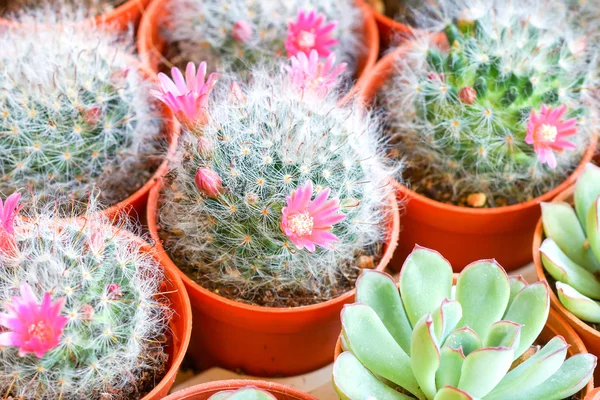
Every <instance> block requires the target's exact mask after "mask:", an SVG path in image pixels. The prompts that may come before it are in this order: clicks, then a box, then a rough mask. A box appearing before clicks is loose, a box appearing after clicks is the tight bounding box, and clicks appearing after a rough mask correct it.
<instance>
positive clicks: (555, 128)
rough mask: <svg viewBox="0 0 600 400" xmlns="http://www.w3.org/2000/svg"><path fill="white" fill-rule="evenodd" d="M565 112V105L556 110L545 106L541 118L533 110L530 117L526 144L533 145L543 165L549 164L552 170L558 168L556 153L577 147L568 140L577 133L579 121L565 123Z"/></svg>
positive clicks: (573, 120)
mask: <svg viewBox="0 0 600 400" xmlns="http://www.w3.org/2000/svg"><path fill="white" fill-rule="evenodd" d="M565 111H567V106H565V105H564V104H563V105H562V106H560V107H558V108H555V109H552V108H551V107H548V106H546V105H545V104H544V105H542V111H541V113H540V115H539V116H538V115H537V114H536V112H535V110H532V111H531V115H530V116H529V123H528V124H527V136H526V137H525V142H526V143H528V144H533V149H534V150H535V152H536V153H537V155H538V157H539V159H540V161H541V162H542V164H544V163H547V164H548V166H549V167H550V168H556V157H555V156H554V152H555V151H556V152H561V151H563V150H564V149H574V148H575V147H576V146H575V144H573V143H571V142H569V141H568V140H567V139H566V138H567V137H568V136H572V135H575V134H576V133H577V126H576V124H577V120H576V119H575V118H571V119H569V120H567V121H563V120H562V119H561V118H562V116H563V115H564V114H565Z"/></svg>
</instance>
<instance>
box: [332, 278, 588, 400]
mask: <svg viewBox="0 0 600 400" xmlns="http://www.w3.org/2000/svg"><path fill="white" fill-rule="evenodd" d="M455 279H456V276H455ZM557 335H560V336H562V337H563V338H565V341H566V342H567V344H569V349H568V350H567V354H568V357H571V356H574V355H575V354H582V353H587V352H588V351H587V349H586V347H585V344H584V343H583V341H582V340H581V338H580V337H579V336H578V335H577V332H575V331H574V330H573V328H571V327H570V326H569V324H567V322H566V321H565V320H564V319H563V318H562V317H561V316H560V315H559V314H558V313H557V312H555V311H554V310H553V309H552V308H551V309H550V314H548V320H547V321H546V326H544V329H543V330H542V332H541V333H540V335H539V336H538V339H537V341H536V343H537V344H545V343H548V342H549V341H550V339H552V338H553V337H554V336H557ZM340 354H342V341H341V335H340V336H338V341H337V343H336V345H335V352H334V354H333V359H334V360H336V359H337V358H338V357H339V355H340ZM592 390H594V378H592V379H590V381H589V382H588V384H587V385H586V387H585V388H583V389H582V390H581V392H579V394H578V395H576V396H575V398H576V399H577V400H592V399H590V398H589V397H587V395H588V394H589V393H591V392H592ZM507 400H508V399H507ZM598 400H600V399H598Z"/></svg>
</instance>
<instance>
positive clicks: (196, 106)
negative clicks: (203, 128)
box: [151, 62, 219, 129]
mask: <svg viewBox="0 0 600 400" xmlns="http://www.w3.org/2000/svg"><path fill="white" fill-rule="evenodd" d="M171 75H172V76H173V80H171V79H169V77H168V76H167V75H165V74H163V73H162V72H160V73H159V74H158V79H159V80H160V90H152V91H151V93H152V95H153V96H154V97H156V98H157V99H159V100H160V101H162V102H163V103H165V104H166V105H167V106H169V108H170V109H171V111H173V113H174V114H175V116H176V117H177V119H178V120H179V122H181V123H182V124H183V125H184V126H185V127H187V128H188V129H191V128H193V127H194V125H196V124H200V123H202V122H203V121H204V120H205V118H206V107H207V105H208V96H209V95H210V92H211V91H212V89H213V87H214V86H215V83H216V82H217V78H218V77H219V74H216V73H212V74H210V75H209V77H208V79H207V80H206V82H205V81H204V79H205V77H206V63H205V62H203V63H201V64H200V65H199V66H198V72H197V73H196V66H195V65H194V63H193V62H190V63H188V65H187V68H186V70H185V78H184V77H183V74H182V73H181V71H179V69H178V68H175V67H174V68H173V69H171Z"/></svg>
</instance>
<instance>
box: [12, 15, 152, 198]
mask: <svg viewBox="0 0 600 400" xmlns="http://www.w3.org/2000/svg"><path fill="white" fill-rule="evenodd" d="M63 23H64V25H63V26H60V27H57V28H47V29H42V28H41V27H39V29H37V28H36V29H33V28H31V29H19V28H18V27H12V26H11V27H10V28H7V29H6V30H4V31H3V32H2V33H1V34H0V38H1V40H2V50H1V51H0V116H1V118H0V132H2V134H0V193H2V194H3V195H5V196H6V195H10V194H11V193H13V192H15V191H16V190H19V189H25V188H31V189H32V192H33V193H34V194H35V195H36V199H37V200H38V201H43V200H44V199H45V197H48V198H50V199H52V201H59V202H61V203H64V202H71V201H72V199H73V198H74V199H75V200H77V201H79V200H84V199H85V198H86V197H87V195H88V194H89V193H91V192H93V191H95V190H100V195H101V200H102V202H103V203H104V204H105V205H114V204H116V203H118V202H120V201H123V200H125V198H127V197H128V196H129V195H130V194H131V193H132V191H134V190H136V189H138V188H139V187H140V186H142V185H143V184H144V183H146V181H147V180H149V178H150V176H151V174H152V173H153V172H154V170H156V168H157V166H158V163H159V162H160V158H161V154H162V144H161V141H162V140H163V139H162V137H161V136H160V133H161V129H160V118H159V117H158V116H159V114H160V113H159V112H158V110H157V108H156V106H157V105H158V103H156V102H153V101H151V100H150V98H149V96H148V91H149V89H150V82H149V79H148V78H149V77H148V76H147V75H146V74H145V73H144V72H143V71H142V70H141V69H140V67H139V65H138V64H137V62H136V61H134V58H133V57H132V53H131V52H130V50H131V48H130V47H129V46H128V45H127V44H126V41H125V40H124V39H120V38H118V37H115V36H114V35H113V34H112V33H109V32H104V31H102V30H101V29H100V28H97V27H93V26H92V27H83V26H78V27H75V26H69V25H68V24H66V22H65V21H63ZM40 43H44V46H41V45H40ZM23 192H24V193H27V194H29V192H30V191H29V190H26V191H23ZM59 195H64V196H63V197H65V199H62V198H60V197H59Z"/></svg>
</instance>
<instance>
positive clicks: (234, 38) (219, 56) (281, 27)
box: [165, 0, 363, 73]
mask: <svg viewBox="0 0 600 400" xmlns="http://www.w3.org/2000/svg"><path fill="white" fill-rule="evenodd" d="M312 10H315V11H317V12H319V13H322V16H323V17H324V19H325V20H326V21H337V25H336V27H335V29H334V31H333V32H331V36H332V37H333V38H335V39H337V40H339V41H340V42H341V43H340V44H339V45H337V46H336V48H335V52H336V55H337V56H338V59H339V60H342V61H344V62H347V63H349V65H350V68H349V70H350V72H351V73H353V72H354V71H355V68H356V63H357V57H358V54H360V53H361V52H362V50H363V49H362V43H361V41H360V34H361V32H362V27H363V19H362V14H361V11H360V8H359V7H358V6H357V5H356V2H355V0H341V1H340V0H324V1H311V0H292V1H269V0H258V1H256V0H234V1H232V2H231V1H230V2H227V3H223V2H221V1H218V0H208V1H207V0H175V1H173V2H171V6H170V9H169V15H170V16H169V17H168V21H167V26H169V29H168V30H166V32H165V36H166V38H167V41H168V42H169V43H171V45H177V47H178V57H177V59H173V62H174V63H176V64H177V60H179V59H181V60H183V61H185V62H188V61H192V62H195V63H200V62H201V61H207V62H208V65H210V66H212V67H214V68H215V69H217V70H219V71H220V70H223V69H229V70H231V71H233V72H236V73H240V72H246V70H247V69H248V68H251V67H252V66H253V65H255V64H257V63H258V64H260V63H264V62H266V63H271V64H276V63H277V62H278V61H279V58H281V57H285V56H286V55H287V56H290V55H294V54H288V50H286V47H287V46H286V44H285V41H286V37H288V23H289V22H290V21H291V20H293V19H295V18H296V17H297V14H298V12H299V11H305V12H307V13H308V12H309V11H312ZM240 32H242V33H243V34H242V35H240V34H239V33H240ZM306 52H307V53H308V51H306ZM327 55H328V54H321V56H325V57H326V56H327Z"/></svg>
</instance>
